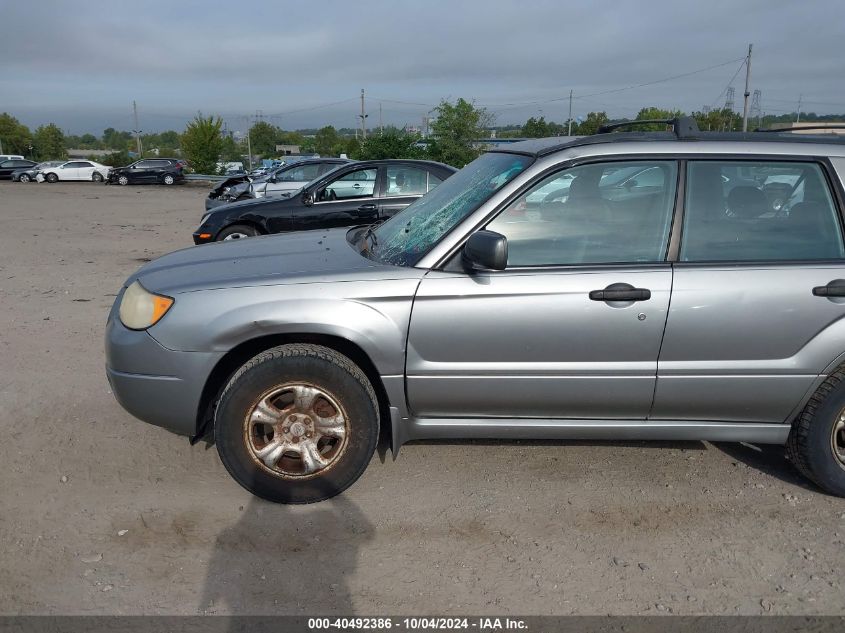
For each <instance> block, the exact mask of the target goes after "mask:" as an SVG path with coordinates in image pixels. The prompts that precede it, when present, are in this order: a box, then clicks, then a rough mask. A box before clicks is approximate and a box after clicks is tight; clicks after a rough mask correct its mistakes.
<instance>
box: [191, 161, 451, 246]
mask: <svg viewBox="0 0 845 633" xmlns="http://www.w3.org/2000/svg"><path fill="white" fill-rule="evenodd" d="M456 171H457V170H456V169H455V168H454V167H450V166H449V165H444V164H443V163H437V162H434V161H426V160H371V161H361V162H355V161H347V160H343V159H319V160H308V161H301V162H299V163H295V164H294V165H292V166H289V167H288V168H287V169H285V168H284V167H282V168H280V170H279V171H277V172H276V173H275V175H274V176H273V177H272V178H271V179H269V180H267V181H265V182H261V183H259V184H258V186H260V187H264V189H263V190H262V192H261V193H262V197H255V198H252V197H247V198H244V199H240V198H239V200H238V201H236V202H232V203H229V204H224V205H220V206H212V207H211V210H210V211H209V212H208V213H206V214H205V215H204V216H203V217H202V220H201V221H200V226H199V227H198V228H197V230H196V231H195V232H194V235H193V238H194V243H195V244H205V243H207V242H217V241H222V240H233V239H240V238H244V237H253V236H256V235H266V234H268V233H281V232H287V231H300V230H308V229H320V228H334V227H338V226H352V225H354V224H362V223H372V222H378V221H382V220H385V219H387V218H389V217H391V216H393V215H395V214H396V213H397V212H399V211H401V210H402V209H404V208H405V207H407V206H408V205H409V204H411V203H412V202H414V201H415V200H417V199H418V198H421V197H422V196H423V195H425V194H426V193H428V192H429V191H431V190H432V189H434V188H435V187H436V186H437V185H439V184H440V183H441V182H443V181H444V180H446V179H447V178H448V177H449V176H451V175H452V174H453V173H455V172H456ZM309 176H313V179H312V180H310V181H308V180H307V178H308V177H309ZM250 186H251V187H255V186H256V183H255V182H253V183H250ZM271 187H272V189H271ZM206 207H209V200H208V199H207V200H206Z"/></svg>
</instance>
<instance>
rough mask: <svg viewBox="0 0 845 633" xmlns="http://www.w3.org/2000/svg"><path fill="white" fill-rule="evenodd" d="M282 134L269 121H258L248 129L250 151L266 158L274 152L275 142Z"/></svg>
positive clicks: (277, 141)
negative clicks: (250, 144)
mask: <svg viewBox="0 0 845 633" xmlns="http://www.w3.org/2000/svg"><path fill="white" fill-rule="evenodd" d="M281 136H282V131H281V130H280V129H279V128H277V127H276V126H275V125H272V124H271V123H267V122H266V121H259V122H258V123H256V124H255V125H253V126H252V127H251V128H250V129H249V140H250V143H252V153H253V154H258V155H260V156H264V157H265V158H268V157H270V156H274V155H275V154H276V144H277V143H279V139H280V138H281Z"/></svg>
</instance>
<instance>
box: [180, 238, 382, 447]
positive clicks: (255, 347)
mask: <svg viewBox="0 0 845 633" xmlns="http://www.w3.org/2000/svg"><path fill="white" fill-rule="evenodd" d="M221 230H222V229H221ZM291 343H307V344H311V345H322V346H323V347H328V348H329V349H332V350H334V351H336V352H339V353H341V354H343V355H344V356H346V357H347V358H349V359H350V360H351V361H352V362H353V363H355V364H356V365H357V366H358V367H359V368H360V369H361V370H362V371H363V372H364V374H365V375H366V376H367V379H368V380H369V381H370V384H372V386H373V390H374V391H375V393H376V398H377V399H378V405H379V451H380V452H381V450H382V449H383V447H387V446H389V445H390V442H391V438H392V427H391V419H390V401H389V398H388V396H387V389H386V388H385V385H384V382H383V381H382V379H381V376H380V375H379V373H378V370H377V369H376V366H375V364H374V363H373V361H372V359H371V358H370V357H369V355H368V354H367V353H366V352H365V351H364V350H363V349H362V348H361V347H360V346H359V345H358V344H356V343H354V342H353V341H350V340H349V339H345V338H343V337H340V336H333V335H329V334H310V333H301V332H295V333H282V334H268V335H265V336H259V337H256V338H252V339H249V340H247V341H243V342H242V343H240V344H238V345H237V346H235V347H233V348H232V349H231V350H229V351H228V352H227V353H226V355H225V356H223V358H221V359H220V360H219V361H218V362H217V364H216V365H215V366H214V369H212V371H211V373H210V374H209V376H208V378H207V379H206V382H205V386H204V387H203V390H202V395H201V396H200V403H199V407H198V409H197V420H196V429H197V433H196V435H195V436H194V437H193V438H191V441H192V442H196V441H199V440H201V439H203V438H205V437H209V436H212V437H213V427H214V408H215V405H216V403H217V402H218V400H219V399H220V395H221V393H222V391H223V389H224V387H225V386H226V384H227V383H228V382H229V379H230V378H231V377H232V375H233V374H234V373H235V372H236V371H237V370H238V369H239V368H240V367H241V366H242V365H243V364H244V363H246V362H247V361H248V360H249V359H250V358H253V357H254V356H257V355H258V354H260V353H261V352H264V351H266V350H268V349H271V348H273V347H277V346H279V345H286V344H291Z"/></svg>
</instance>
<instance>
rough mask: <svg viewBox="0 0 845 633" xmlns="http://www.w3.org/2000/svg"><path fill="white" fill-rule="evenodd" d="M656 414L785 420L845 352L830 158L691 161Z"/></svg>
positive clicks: (843, 272) (843, 271)
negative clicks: (819, 160) (827, 173)
mask: <svg viewBox="0 0 845 633" xmlns="http://www.w3.org/2000/svg"><path fill="white" fill-rule="evenodd" d="M686 182H687V187H686V189H687V195H686V201H685V205H684V227H683V231H682V240H681V249H680V256H679V260H680V261H679V262H678V263H677V264H676V265H675V275H674V286H673V292H672V306H671V309H670V311H669V319H668V321H667V325H666V334H665V338H664V341H663V347H662V350H661V353H660V359H659V363H658V379H657V390H656V393H655V402H654V410H653V412H652V414H651V416H650V417H651V418H654V419H658V420H660V419H664V420H665V419H669V420H717V421H729V422H767V423H778V422H788V421H789V419H790V414H793V413H795V411H794V409H795V408H796V405H798V403H800V402H801V400H802V398H803V397H804V396H805V394H807V392H808V390H809V389H811V388H812V387H813V385H814V384H816V382H817V377H818V376H819V374H820V373H822V372H824V370H825V368H826V367H827V365H828V364H830V363H831V362H832V361H833V360H834V359H835V358H836V357H837V356H838V355H839V354H840V353H841V352H842V351H843V350H842V349H841V341H842V336H843V334H842V333H843V332H845V329H843V326H845V323H843V318H845V288H843V286H845V282H843V281H842V280H843V279H845V262H843V261H842V258H843V256H845V250H843V242H842V234H841V228H840V221H839V214H838V212H837V209H836V205H835V203H834V198H833V196H832V195H831V193H832V192H831V189H830V187H829V184H828V179H827V178H826V176H825V172H824V168H823V165H821V164H819V163H815V162H808V161H801V160H797V161H793V162H790V161H759V160H757V161H734V160H708V161H691V162H690V163H689V164H688V167H687V178H686Z"/></svg>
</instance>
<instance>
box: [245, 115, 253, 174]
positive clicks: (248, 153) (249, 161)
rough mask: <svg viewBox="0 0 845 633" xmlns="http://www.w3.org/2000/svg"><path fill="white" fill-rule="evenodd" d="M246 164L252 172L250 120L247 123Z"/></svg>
mask: <svg viewBox="0 0 845 633" xmlns="http://www.w3.org/2000/svg"><path fill="white" fill-rule="evenodd" d="M246 162H247V164H248V165H249V170H250V171H252V140H251V139H250V138H249V119H247V121H246Z"/></svg>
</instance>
